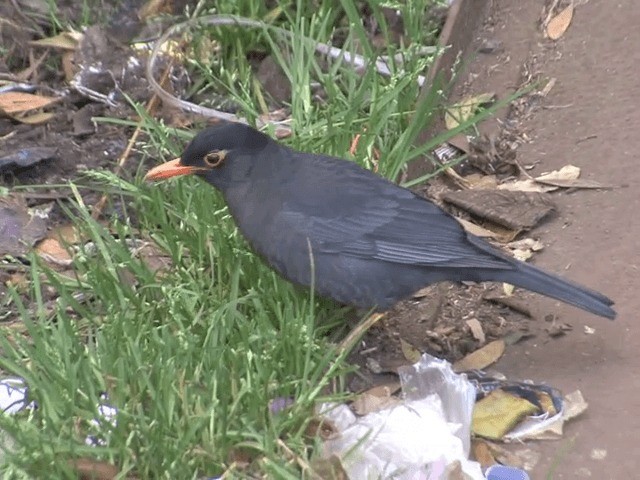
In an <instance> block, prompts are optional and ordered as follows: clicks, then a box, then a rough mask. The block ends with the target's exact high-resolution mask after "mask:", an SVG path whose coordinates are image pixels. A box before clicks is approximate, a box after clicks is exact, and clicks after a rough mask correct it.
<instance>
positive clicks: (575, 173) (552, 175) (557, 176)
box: [535, 165, 580, 186]
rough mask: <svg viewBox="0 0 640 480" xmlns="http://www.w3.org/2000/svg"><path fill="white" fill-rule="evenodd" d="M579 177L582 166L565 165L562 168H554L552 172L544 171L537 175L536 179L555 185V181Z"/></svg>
mask: <svg viewBox="0 0 640 480" xmlns="http://www.w3.org/2000/svg"><path fill="white" fill-rule="evenodd" d="M578 177H580V167H576V166H575V165H565V166H564V167H562V168H561V169H560V170H553V171H552V172H547V173H543V174H542V175H539V176H537V177H536V178H535V181H536V182H539V183H545V184H548V185H553V186H555V184H554V183H553V182H557V181H560V182H566V181H569V180H576V179H577V178H578Z"/></svg>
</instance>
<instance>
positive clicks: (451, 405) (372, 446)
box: [321, 355, 485, 480]
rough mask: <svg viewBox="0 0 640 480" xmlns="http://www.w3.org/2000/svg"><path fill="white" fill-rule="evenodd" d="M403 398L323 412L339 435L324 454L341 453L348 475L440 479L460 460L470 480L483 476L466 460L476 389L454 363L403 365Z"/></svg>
mask: <svg viewBox="0 0 640 480" xmlns="http://www.w3.org/2000/svg"><path fill="white" fill-rule="evenodd" d="M399 374H400V379H401V382H402V390H403V393H404V402H403V403H402V404H401V405H397V406H394V407H391V408H389V409H385V410H382V411H379V412H374V413H369V414H367V415H365V416H363V417H360V418H356V417H355V415H354V414H353V413H352V412H351V410H350V409H349V408H348V407H347V406H346V405H338V406H332V405H325V406H323V408H322V409H321V412H322V413H323V414H324V415H325V416H326V417H327V418H329V419H330V420H331V421H332V422H333V423H334V424H335V425H336V427H337V429H338V431H339V432H340V434H339V435H338V436H337V438H335V439H331V440H328V441H327V442H325V449H324V455H325V456H327V457H329V456H330V455H332V454H335V455H337V456H338V457H340V459H341V461H342V465H343V467H344V468H345V470H346V472H347V473H348V475H349V478H350V479H353V480H356V479H369V478H375V479H379V478H380V479H391V478H393V479H394V480H395V479H397V480H436V479H438V480H439V479H440V478H441V476H442V474H443V473H444V471H445V470H446V468H447V467H448V466H450V465H452V464H454V463H455V462H456V461H457V462H459V463H460V466H461V469H462V472H464V474H465V476H466V477H467V478H469V479H473V480H484V478H485V477H484V475H483V474H482V470H481V468H480V464H478V463H477V462H473V461H470V460H469V459H468V454H469V443H470V431H471V415H472V412H473V405H474V402H475V389H474V388H473V386H472V385H471V383H470V382H468V381H467V380H466V377H465V376H464V375H457V374H455V373H454V372H453V370H452V369H451V365H450V364H449V363H447V362H445V361H443V360H439V359H436V358H434V357H431V356H430V355H423V356H422V358H421V360H420V362H418V363H416V364H414V365H413V366H411V367H403V368H401V369H399Z"/></svg>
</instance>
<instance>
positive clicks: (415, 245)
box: [145, 123, 616, 319]
mask: <svg viewBox="0 0 640 480" xmlns="http://www.w3.org/2000/svg"><path fill="white" fill-rule="evenodd" d="M187 174H195V175H197V176H199V177H201V178H202V179H204V180H205V181H206V182H208V183H209V184H211V185H212V186H213V187H215V188H217V189H218V190H220V191H221V192H222V195H223V196H224V199H225V201H226V202H227V205H228V207H229V211H230V212H231V215H232V216H233V218H234V220H235V222H236V224H237V226H238V229H239V230H240V232H241V233H242V234H243V235H244V237H245V238H246V240H247V241H248V242H249V244H250V245H251V247H252V248H253V249H254V250H255V251H256V252H257V253H258V254H259V255H260V256H261V257H263V259H265V260H266V262H267V263H268V264H269V265H270V266H271V267H272V268H274V269H275V270H276V271H277V272H279V273H280V274H281V275H282V276H283V277H284V278H286V279H288V280H289V281H291V282H293V283H296V284H299V285H305V286H310V285H313V286H314V288H315V290H316V291H317V292H318V293H319V294H320V295H322V296H325V297H330V298H333V299H334V300H336V301H338V302H340V303H343V304H348V305H353V306H357V307H361V308H366V309H370V308H375V309H377V310H378V311H384V310H387V309H389V308H390V307H392V306H393V305H394V304H395V303H396V302H398V301H400V300H402V299H405V298H407V297H410V296H411V295H412V294H414V293H415V292H416V291H418V290H419V289H421V288H422V287H425V286H426V285H429V284H432V283H434V282H440V281H444V280H450V281H456V282H461V281H465V280H467V281H474V282H484V281H494V282H506V283H510V284H512V285H516V286H518V287H522V288H526V289H528V290H532V291H534V292H537V293H540V294H542V295H546V296H549V297H552V298H555V299H557V300H561V301H563V302H566V303H568V304H571V305H574V306H576V307H579V308H582V309H584V310H586V311H588V312H591V313H594V314H596V315H600V316H603V317H607V318H610V319H613V318H614V317H615V315H616V312H615V311H614V310H613V309H612V308H611V305H613V301H611V300H610V299H609V298H607V297H606V296H604V295H602V294H600V293H598V292H595V291H593V290H590V289H588V288H586V287H583V286H581V285H578V284H576V283H573V282H571V281H568V280H563V279H561V278H559V277H557V276H555V275H552V274H550V273H546V272H544V271H542V270H540V269H539V268H536V267H533V266H531V265H529V264H526V263H524V262H521V261H519V260H516V259H514V258H511V257H509V256H507V255H504V254H502V253H501V252H500V251H498V250H497V249H495V248H494V247H492V246H491V245H490V244H489V243H487V242H486V241H484V240H482V239H481V238H479V237H476V236H474V235H472V234H470V233H467V232H465V230H464V229H463V228H462V227H461V226H460V224H459V223H458V222H457V221H456V220H455V219H454V218H453V217H452V216H451V215H449V214H448V213H446V212H445V211H444V210H442V209H441V208H440V207H438V206H436V205H435V204H433V203H431V202H430V201H428V200H426V199H424V198H422V197H420V196H418V195H416V194H415V193H413V192H412V191H410V190H407V189H405V188H402V187H399V186H397V185H395V184H394V183H392V182H390V181H388V180H386V179H384V178H382V177H380V176H378V175H376V174H375V173H373V172H370V171H368V170H365V169H363V168H361V167H359V166H358V165H356V164H355V163H353V162H349V161H347V160H343V159H340V158H335V157H331V156H327V155H318V154H312V153H304V152H298V151H295V150H292V149H291V148H288V147H286V146H284V145H281V144H279V143H278V142H276V141H274V140H272V139H271V138H270V137H269V136H267V135H265V134H263V133H261V132H259V131H257V130H255V129H254V128H252V127H250V126H247V125H243V124H239V123H228V124H223V125H218V126H214V127H209V128H207V129H205V130H203V131H202V132H200V133H199V134H198V135H196V137H195V138H194V139H193V140H192V141H191V143H190V144H189V145H188V146H187V148H186V149H185V151H184V153H183V154H182V156H181V157H180V158H177V159H175V160H172V161H169V162H167V163H164V164H162V165H159V166H157V167H155V168H153V169H151V170H150V171H149V172H148V173H147V175H146V176H145V178H146V179H148V180H162V179H166V178H170V177H174V176H178V175H187ZM312 277H313V278H312Z"/></svg>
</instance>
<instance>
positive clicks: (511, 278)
mask: <svg viewBox="0 0 640 480" xmlns="http://www.w3.org/2000/svg"><path fill="white" fill-rule="evenodd" d="M514 266H515V267H516V268H515V269H514V270H504V271H500V272H495V274H494V277H497V278H495V280H497V281H501V282H506V283H510V284H512V285H515V286H517V287H522V288H526V289H527V290H531V291H532V292H536V293H540V294H542V295H546V296H547V297H551V298H555V299H556V300H560V301H562V302H565V303H568V304H570V305H573V306H575V307H578V308H582V309H583V310H586V311H587V312H591V313H594V314H596V315H600V316H601V317H606V318H609V319H611V320H613V319H614V318H615V317H616V312H615V310H614V309H613V308H611V305H613V301H612V300H611V299H610V298H608V297H606V296H605V295H602V294H601V293H598V292H596V291H594V290H590V289H588V288H586V287H583V286H582V285H578V284H577V283H573V282H571V281H569V280H564V279H562V278H560V277H556V276H555V275H552V274H550V273H546V272H544V271H542V270H540V269H539V268H536V267H534V266H532V265H529V264H527V263H523V262H517V263H515V265H514Z"/></svg>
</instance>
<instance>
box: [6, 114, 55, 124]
mask: <svg viewBox="0 0 640 480" xmlns="http://www.w3.org/2000/svg"><path fill="white" fill-rule="evenodd" d="M53 116H54V114H53V113H51V112H38V113H34V114H33V115H26V116H22V115H17V116H12V117H11V118H13V119H14V120H17V121H18V122H20V123H24V124H26V125H41V124H43V123H47V122H48V121H49V120H51V119H52V118H53Z"/></svg>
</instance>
